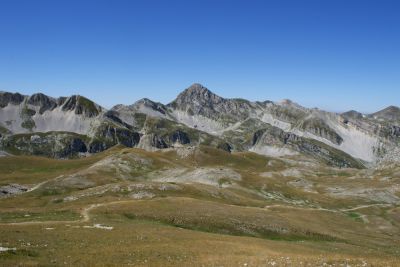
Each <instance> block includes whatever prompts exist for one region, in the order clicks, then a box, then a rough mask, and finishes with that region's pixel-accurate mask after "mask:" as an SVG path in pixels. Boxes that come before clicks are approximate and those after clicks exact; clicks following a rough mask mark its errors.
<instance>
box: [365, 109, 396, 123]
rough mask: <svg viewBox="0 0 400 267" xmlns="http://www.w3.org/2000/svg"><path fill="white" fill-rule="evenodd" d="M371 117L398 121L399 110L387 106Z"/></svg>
mask: <svg viewBox="0 0 400 267" xmlns="http://www.w3.org/2000/svg"><path fill="white" fill-rule="evenodd" d="M371 115H372V116H373V117H374V118H378V119H386V120H391V121H393V120H395V121H400V108H399V107H396V106H389V107H387V108H384V109H382V110H380V111H378V112H376V113H373V114H371Z"/></svg>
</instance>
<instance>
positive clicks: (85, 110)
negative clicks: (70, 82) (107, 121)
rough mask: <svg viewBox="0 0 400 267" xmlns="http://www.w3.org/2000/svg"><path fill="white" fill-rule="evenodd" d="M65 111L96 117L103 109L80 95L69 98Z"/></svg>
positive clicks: (66, 101) (64, 107)
mask: <svg viewBox="0 0 400 267" xmlns="http://www.w3.org/2000/svg"><path fill="white" fill-rule="evenodd" d="M62 110H63V111H70V110H74V111H75V114H79V115H85V116H87V117H95V116H97V115H99V113H100V112H101V111H102V108H101V107H100V106H98V105H97V104H95V103H94V102H93V101H91V100H90V99H87V98H86V97H83V96H80V95H73V96H70V97H69V98H67V99H66V100H65V102H64V104H63V107H62Z"/></svg>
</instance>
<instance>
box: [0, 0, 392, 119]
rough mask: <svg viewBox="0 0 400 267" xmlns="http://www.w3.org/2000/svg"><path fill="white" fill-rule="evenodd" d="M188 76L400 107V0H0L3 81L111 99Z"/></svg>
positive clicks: (244, 92)
mask: <svg viewBox="0 0 400 267" xmlns="http://www.w3.org/2000/svg"><path fill="white" fill-rule="evenodd" d="M194 82H199V83H202V84H203V85H205V86H206V87H208V88H209V89H210V90H212V91H213V92H215V93H217V94H219V95H221V96H224V97H241V98H247V99H250V100H274V101H275V100H280V99H283V98H289V99H292V100H293V101H295V102H298V103H300V104H302V105H305V106H307V107H319V108H322V109H328V110H331V111H345V110H349V109H356V110H359V111H362V112H372V111H375V110H378V109H381V108H383V107H385V106H388V105H397V106H400V1H397V0H392V1H390V0H376V1H369V0H315V1H311V0H303V1H300V0H293V1H286V0H270V1H268V0H259V1H258V0H242V1H235V0H201V1H200V0H197V1H196V0H185V1H174V0H163V1H161V0H160V1H155V0H143V1H135V0H130V1H128V0H126V1H124V0H112V1H111V0H110V1H101V0H96V1H84V0H79V1H74V0H68V1H41V0H35V1H33V0H26V1H21V0H0V90H3V91H14V92H15V91H18V92H21V93H24V94H31V93H34V92H43V93H46V94H49V95H52V96H60V95H71V94H81V95H84V96H87V97H89V98H91V99H93V100H95V101H96V102H98V103H99V104H101V105H103V106H105V107H111V106H113V105H114V104H118V103H123V104H131V103H133V102H134V101H136V100H138V99H140V98H143V97H148V98H150V99H153V100H155V101H160V102H162V103H168V102H170V101H171V100H173V99H174V98H175V96H176V95H177V94H178V93H179V92H180V91H182V90H183V89H184V88H186V87H188V86H189V85H190V84H192V83H194Z"/></svg>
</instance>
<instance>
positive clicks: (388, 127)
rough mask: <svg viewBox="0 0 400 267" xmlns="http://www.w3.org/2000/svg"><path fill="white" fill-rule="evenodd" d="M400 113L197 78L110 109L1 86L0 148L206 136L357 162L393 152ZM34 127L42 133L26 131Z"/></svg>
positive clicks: (160, 142)
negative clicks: (223, 86) (328, 104)
mask: <svg viewBox="0 0 400 267" xmlns="http://www.w3.org/2000/svg"><path fill="white" fill-rule="evenodd" d="M399 121H400V109H399V108H397V107H393V106H391V107H388V108H386V109H384V110H382V111H379V112H376V113H373V114H361V113H359V112H357V111H349V112H345V113H342V114H336V113H330V112H325V111H321V110H318V109H307V108H304V107H302V106H300V105H298V104H296V103H294V102H292V101H290V100H284V101H281V102H272V101H257V102H251V101H247V100H244V99H226V98H223V97H220V96H218V95H216V94H214V93H212V92H211V91H210V90H208V89H207V88H205V87H204V86H202V85H200V84H193V85H192V86H190V87H189V88H187V89H185V90H184V91H183V92H182V93H180V94H179V95H178V96H177V98H176V99H175V100H174V101H172V102H171V103H169V104H167V105H164V104H162V103H157V102H153V101H151V100H149V99H141V100H139V101H137V102H136V103H134V104H132V105H129V106H126V105H117V106H115V107H113V108H112V109H111V110H108V111H107V110H105V109H104V108H102V107H101V106H99V105H97V104H96V103H94V102H92V101H91V100H89V99H87V98H85V97H82V96H71V97H60V98H52V97H49V96H46V95H44V94H40V93H39V94H34V95H32V96H24V95H21V94H18V93H7V92H1V93H0V138H1V142H0V143H1V144H2V146H3V149H4V148H6V149H8V150H13V151H14V152H16V151H17V152H18V151H20V152H21V153H32V154H40V153H42V152H40V150H41V149H46V148H47V149H48V148H49V147H52V146H54V147H57V149H55V150H54V149H50V150H49V151H50V152H48V153H47V152H46V153H44V154H45V155H47V156H54V157H69V156H76V155H77V154H79V153H95V152H99V151H102V150H105V149H107V148H109V147H111V146H113V145H115V144H123V145H125V146H129V147H134V146H138V147H142V148H145V149H164V148H169V147H174V146H182V145H183V146H185V145H190V146H193V145H194V146H196V145H199V144H205V145H212V146H215V147H218V148H221V149H224V150H227V151H231V150H233V151H241V150H251V151H254V152H256V153H261V154H266V155H270V156H285V155H286V156H287V155H297V154H302V155H307V156H311V157H314V158H316V159H317V160H320V161H323V162H326V163H328V164H332V165H336V166H341V167H360V166H361V165H362V164H367V163H368V164H369V163H374V162H377V161H381V160H383V159H384V158H385V157H389V156H388V155H389V154H390V158H391V159H392V160H393V159H396V156H394V155H396V153H393V152H392V151H393V150H396V149H398V147H400V140H399V138H400V124H399ZM35 133H41V134H42V135H41V134H39V135H38V136H39V137H40V138H39V139H38V138H36V139H35V138H34V139H31V138H32V136H34V135H35ZM43 134H44V135H43ZM76 135H78V136H79V137H77V136H76ZM78 139H79V140H80V141H78ZM56 144H57V146H56ZM60 147H62V149H61V148H60Z"/></svg>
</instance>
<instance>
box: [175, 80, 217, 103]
mask: <svg viewBox="0 0 400 267" xmlns="http://www.w3.org/2000/svg"><path fill="white" fill-rule="evenodd" d="M224 101H225V99H224V98H222V97H220V96H218V95H216V94H214V93H213V92H211V91H210V90H208V89H207V88H206V87H205V86H203V85H201V84H199V83H194V84H192V85H191V86H189V87H188V88H186V89H185V90H184V91H183V92H182V93H180V94H179V95H178V96H177V98H176V99H175V100H174V101H173V102H172V103H170V104H169V105H172V106H175V107H186V106H193V105H194V106H198V107H211V106H213V105H215V104H218V103H221V102H224Z"/></svg>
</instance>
